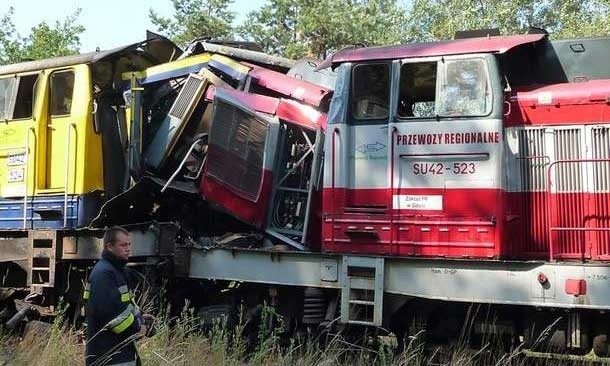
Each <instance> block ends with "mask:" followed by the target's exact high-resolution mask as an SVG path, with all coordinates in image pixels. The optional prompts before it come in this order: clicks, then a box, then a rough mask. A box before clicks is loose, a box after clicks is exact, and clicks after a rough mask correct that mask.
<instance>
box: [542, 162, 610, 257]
mask: <svg viewBox="0 0 610 366" xmlns="http://www.w3.org/2000/svg"><path fill="white" fill-rule="evenodd" d="M607 162H610V158H606V159H565V160H556V161H553V162H551V163H550V164H549V165H548V168H547V171H546V181H547V185H546V194H547V197H548V199H549V204H548V205H547V215H546V216H547V226H548V228H549V260H550V261H553V246H554V245H553V231H610V227H609V228H587V227H553V226H551V224H552V222H551V214H552V210H551V206H552V205H551V204H550V203H551V199H550V198H551V193H552V181H551V172H552V169H553V167H554V166H555V165H558V164H567V163H607ZM583 255H584V253H583Z"/></svg>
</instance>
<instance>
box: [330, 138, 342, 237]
mask: <svg viewBox="0 0 610 366" xmlns="http://www.w3.org/2000/svg"><path fill="white" fill-rule="evenodd" d="M340 132H341V131H340V130H339V128H338V127H335V128H334V129H333V137H332V139H331V150H332V152H331V164H330V165H331V174H330V176H331V190H330V196H331V197H330V198H331V203H332V205H331V219H330V221H331V228H330V242H331V244H332V245H335V216H336V212H335V136H337V135H339V133H340Z"/></svg>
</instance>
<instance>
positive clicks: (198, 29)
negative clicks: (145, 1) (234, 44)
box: [149, 0, 235, 45]
mask: <svg viewBox="0 0 610 366" xmlns="http://www.w3.org/2000/svg"><path fill="white" fill-rule="evenodd" d="M171 1H172V4H173V6H174V15H173V17H172V18H165V17H162V16H160V15H158V14H157V13H155V11H154V10H152V9H150V10H149V17H150V20H151V22H152V23H153V24H154V25H155V26H156V27H157V29H158V30H159V31H160V32H162V33H164V34H166V35H167V36H169V37H170V38H171V39H172V40H173V41H174V42H176V43H177V44H179V45H184V44H186V43H188V42H189V41H191V40H193V39H195V38H199V37H209V38H231V37H232V35H233V29H232V26H231V23H232V22H233V19H234V18H235V13H234V12H232V11H229V5H231V3H232V2H233V0H171Z"/></svg>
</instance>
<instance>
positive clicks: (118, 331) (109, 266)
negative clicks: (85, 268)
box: [83, 252, 140, 366]
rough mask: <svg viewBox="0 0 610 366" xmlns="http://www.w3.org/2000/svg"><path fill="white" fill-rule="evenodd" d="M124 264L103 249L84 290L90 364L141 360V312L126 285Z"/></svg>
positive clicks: (88, 361) (128, 362)
mask: <svg viewBox="0 0 610 366" xmlns="http://www.w3.org/2000/svg"><path fill="white" fill-rule="evenodd" d="M125 264H126V263H125V262H124V261H122V260H121V259H119V258H117V257H116V256H114V255H113V254H111V253H109V252H104V253H103V254H102V259H100V260H99V262H97V264H96V265H95V267H93V271H92V272H91V274H90V275H89V283H88V284H87V287H86V288H85V292H84V294H83V297H84V298H85V299H86V300H87V304H86V316H87V346H86V364H87V365H91V366H95V365H136V360H138V354H137V350H136V346H135V338H136V335H137V333H138V332H139V331H140V320H139V317H140V314H139V309H138V308H137V306H136V305H135V303H134V302H133V299H132V295H131V292H130V291H129V288H128V286H127V277H126V275H125Z"/></svg>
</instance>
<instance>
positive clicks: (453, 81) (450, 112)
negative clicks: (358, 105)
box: [396, 58, 492, 119]
mask: <svg viewBox="0 0 610 366" xmlns="http://www.w3.org/2000/svg"><path fill="white" fill-rule="evenodd" d="M491 109H492V93H491V84H490V82H489V77H488V73H487V64H486V62H485V60H484V59H482V58H469V59H444V60H440V61H425V62H407V63H404V64H403V65H402V66H401V68H400V81H399V90H398V104H397V110H396V114H397V115H398V117H399V118H409V119H412V118H433V117H436V118H439V117H450V118H453V117H481V116H486V115H488V114H490V113H491Z"/></svg>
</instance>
